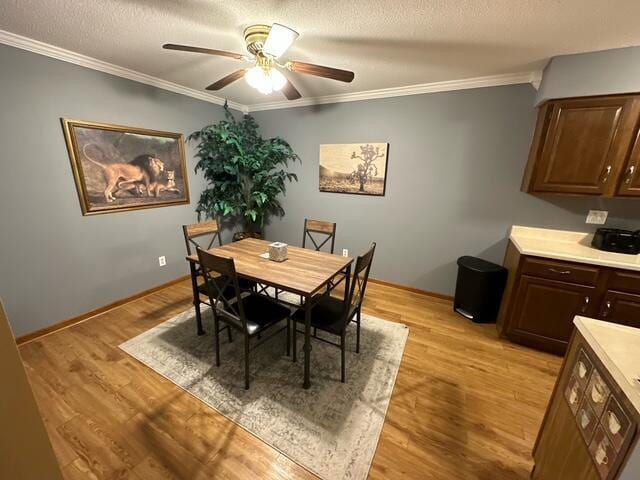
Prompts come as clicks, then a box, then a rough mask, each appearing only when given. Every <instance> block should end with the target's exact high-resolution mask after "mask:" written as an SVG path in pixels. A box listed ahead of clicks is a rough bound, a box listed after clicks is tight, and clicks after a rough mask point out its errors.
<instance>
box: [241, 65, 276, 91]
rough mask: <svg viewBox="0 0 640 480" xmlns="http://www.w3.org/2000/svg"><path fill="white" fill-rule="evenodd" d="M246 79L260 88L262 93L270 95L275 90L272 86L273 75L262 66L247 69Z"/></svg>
mask: <svg viewBox="0 0 640 480" xmlns="http://www.w3.org/2000/svg"><path fill="white" fill-rule="evenodd" d="M244 79H245V80H246V81H247V83H248V84H249V85H250V86H252V87H253V88H255V89H256V90H258V91H259V92H260V93H264V94H265V95H268V94H270V93H271V92H272V91H273V87H272V86H271V77H270V75H269V74H268V73H267V72H266V71H265V69H264V68H262V67H259V66H257V65H256V66H255V67H253V68H250V69H249V70H247V73H245V74H244Z"/></svg>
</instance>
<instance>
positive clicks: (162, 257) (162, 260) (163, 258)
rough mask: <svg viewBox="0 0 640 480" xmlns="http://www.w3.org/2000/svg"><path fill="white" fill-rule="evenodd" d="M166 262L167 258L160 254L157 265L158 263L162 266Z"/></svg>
mask: <svg viewBox="0 0 640 480" xmlns="http://www.w3.org/2000/svg"><path fill="white" fill-rule="evenodd" d="M166 264H167V258H166V257H165V256H164V255H162V256H161V257H158V265H160V266H161V267H164V266H165V265H166Z"/></svg>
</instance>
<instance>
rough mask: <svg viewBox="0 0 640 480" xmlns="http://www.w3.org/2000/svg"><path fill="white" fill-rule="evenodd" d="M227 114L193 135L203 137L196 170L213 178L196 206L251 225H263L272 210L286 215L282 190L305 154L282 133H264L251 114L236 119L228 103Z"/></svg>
mask: <svg viewBox="0 0 640 480" xmlns="http://www.w3.org/2000/svg"><path fill="white" fill-rule="evenodd" d="M224 110H225V119H224V120H222V121H220V122H218V123H217V124H214V125H209V126H206V127H204V128H203V129H202V130H199V131H197V132H194V133H192V134H191V135H189V140H194V141H197V142H198V147H197V148H198V150H197V154H196V157H197V158H198V163H197V164H196V168H195V170H196V173H197V172H198V171H200V170H202V172H203V173H204V177H205V179H206V180H207V182H208V185H207V187H206V188H205V189H204V191H203V192H202V194H201V195H200V200H199V201H198V206H197V208H196V212H198V218H201V216H202V215H204V216H205V217H209V218H217V217H220V216H222V217H226V218H228V217H236V218H238V217H239V218H241V219H242V220H243V222H244V225H245V228H247V231H256V230H260V229H262V227H263V226H264V222H265V220H266V219H267V217H268V216H269V215H279V216H282V215H284V210H283V208H282V205H281V204H280V200H279V198H278V197H279V195H280V194H282V193H284V192H285V189H286V182H290V181H292V180H296V181H297V180H298V177H297V176H296V175H295V174H294V173H290V172H288V171H287V168H288V165H289V162H294V161H296V160H299V157H298V155H296V154H295V152H294V151H293V149H292V148H291V146H290V145H289V144H288V143H287V142H286V141H285V140H284V139H282V138H280V137H274V138H266V139H265V138H262V137H261V136H260V134H259V133H258V124H257V122H256V121H255V119H254V118H253V117H252V116H250V115H244V116H243V117H242V119H241V120H236V118H235V117H234V116H233V114H232V113H231V112H230V111H229V108H228V107H227V105H226V104H225V106H224Z"/></svg>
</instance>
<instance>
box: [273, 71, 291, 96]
mask: <svg viewBox="0 0 640 480" xmlns="http://www.w3.org/2000/svg"><path fill="white" fill-rule="evenodd" d="M269 79H270V80H271V88H272V89H273V90H274V91H276V92H277V91H279V90H282V88H283V87H284V86H285V85H286V84H287V79H286V78H285V76H284V75H283V74H282V73H280V72H279V71H278V70H276V69H275V68H272V69H271V71H270V72H269Z"/></svg>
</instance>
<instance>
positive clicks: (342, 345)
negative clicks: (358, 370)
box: [340, 330, 347, 383]
mask: <svg viewBox="0 0 640 480" xmlns="http://www.w3.org/2000/svg"><path fill="white" fill-rule="evenodd" d="M346 333H347V331H346V330H345V331H343V332H342V335H341V336H340V367H341V372H340V381H341V382H342V383H344V382H345V377H346V376H347V372H346V370H347V369H346V365H345V363H346V348H347V346H346V343H347V342H345V337H346Z"/></svg>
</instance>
